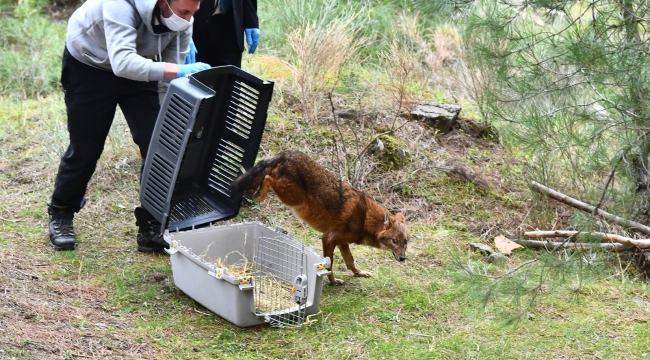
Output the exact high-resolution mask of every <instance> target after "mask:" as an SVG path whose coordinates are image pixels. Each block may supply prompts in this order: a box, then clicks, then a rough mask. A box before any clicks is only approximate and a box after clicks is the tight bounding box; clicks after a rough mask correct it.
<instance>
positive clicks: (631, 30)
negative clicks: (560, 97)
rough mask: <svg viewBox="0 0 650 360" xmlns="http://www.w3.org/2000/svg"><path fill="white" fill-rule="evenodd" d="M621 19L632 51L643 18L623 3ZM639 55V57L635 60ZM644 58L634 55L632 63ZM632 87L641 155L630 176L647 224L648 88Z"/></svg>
mask: <svg viewBox="0 0 650 360" xmlns="http://www.w3.org/2000/svg"><path fill="white" fill-rule="evenodd" d="M620 4H621V15H622V16H623V23H624V25H625V40H626V42H627V46H628V47H629V48H635V47H636V45H637V44H639V43H640V42H641V36H640V34H639V18H638V17H637V16H635V10H636V9H635V1H634V0H623V1H622V2H621V3H620ZM635 55H636V56H635ZM637 56H642V54H638V53H634V52H633V53H632V59H630V60H631V61H632V62H636V61H635V58H636V57H637ZM631 85H632V87H631V88H630V89H629V90H628V91H629V96H630V100H631V105H632V106H631V108H630V112H631V113H632V114H636V115H637V116H636V118H635V122H636V125H637V127H638V128H639V129H640V130H638V134H639V136H638V142H639V144H638V146H639V147H638V153H633V154H632V155H631V159H630V162H629V164H630V175H631V176H632V180H633V181H634V186H635V195H636V196H635V199H636V200H635V201H636V204H635V205H636V214H635V215H636V217H637V219H638V220H639V221H641V222H643V223H648V221H649V220H650V171H649V170H648V159H649V155H650V141H649V139H648V133H647V131H645V130H643V129H645V128H647V117H646V116H645V114H644V108H645V105H644V102H645V101H644V100H645V98H646V94H645V84H642V83H639V82H635V81H632V82H631Z"/></svg>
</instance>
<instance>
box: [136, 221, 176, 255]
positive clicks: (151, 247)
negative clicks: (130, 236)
mask: <svg viewBox="0 0 650 360" xmlns="http://www.w3.org/2000/svg"><path fill="white" fill-rule="evenodd" d="M137 241H138V251H139V252H143V253H154V252H155V253H160V252H163V251H164V250H165V249H169V244H167V243H166V242H165V240H164V239H163V236H162V233H161V232H160V223H159V222H158V221H157V220H147V221H143V222H142V223H139V224H138V238H137Z"/></svg>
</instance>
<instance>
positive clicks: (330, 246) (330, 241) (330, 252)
mask: <svg viewBox="0 0 650 360" xmlns="http://www.w3.org/2000/svg"><path fill="white" fill-rule="evenodd" d="M321 241H322V242H323V257H328V258H330V267H329V268H328V269H327V270H329V271H330V273H329V275H327V278H328V279H329V281H330V285H342V284H344V283H345V281H343V280H341V279H337V278H335V277H334V271H332V268H333V267H334V248H335V247H336V242H335V241H336V237H335V233H333V232H330V233H326V234H323V236H322V237H321Z"/></svg>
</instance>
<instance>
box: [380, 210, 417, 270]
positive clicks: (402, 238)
mask: <svg viewBox="0 0 650 360" xmlns="http://www.w3.org/2000/svg"><path fill="white" fill-rule="evenodd" d="M378 235H379V242H380V244H381V247H382V248H385V249H388V250H390V251H392V252H393V255H394V256H395V260H398V261H404V260H406V246H407V245H408V242H409V237H410V235H409V231H408V229H407V228H406V225H405V224H404V215H402V213H397V215H395V216H392V215H390V214H389V213H388V211H387V212H386V213H384V230H383V231H380V232H379V234H378Z"/></svg>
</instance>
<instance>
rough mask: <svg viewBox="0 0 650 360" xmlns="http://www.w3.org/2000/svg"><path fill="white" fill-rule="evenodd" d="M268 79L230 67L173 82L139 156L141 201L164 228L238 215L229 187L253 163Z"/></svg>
mask: <svg viewBox="0 0 650 360" xmlns="http://www.w3.org/2000/svg"><path fill="white" fill-rule="evenodd" d="M272 93H273V82H269V81H263V80H261V79H258V78H257V77H255V76H253V75H251V74H249V73H247V72H245V71H243V70H241V69H239V68H237V67H234V66H221V67H215V68H211V69H208V70H205V71H201V72H198V73H196V74H194V75H192V76H189V77H185V78H179V79H175V80H173V81H171V83H170V86H169V89H168V91H167V94H166V96H165V99H164V101H163V104H162V108H161V111H160V114H159V115H158V120H157V123H156V127H155V129H154V133H153V137H152V140H151V145H150V146H149V152H148V154H147V158H146V159H145V164H144V170H143V174H142V183H141V188H140V201H141V203H142V206H143V207H144V208H146V209H147V210H148V211H149V212H150V213H151V214H152V215H153V216H154V217H155V218H156V219H157V220H158V221H160V223H161V224H162V229H161V231H163V230H164V229H170V230H174V229H186V228H191V227H192V226H195V225H202V224H206V223H210V222H212V221H217V220H226V219H230V218H232V217H234V216H236V215H237V213H238V212H239V207H240V204H241V199H242V195H243V192H241V191H235V190H234V189H233V188H232V181H233V180H234V179H235V178H236V177H237V176H238V175H239V174H241V169H242V168H250V167H252V166H253V164H254V162H255V157H256V156H257V150H258V149H259V144H260V141H261V138H262V132H263V131H264V125H265V124H266V116H267V109H268V106H269V102H270V101H271V95H272Z"/></svg>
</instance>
